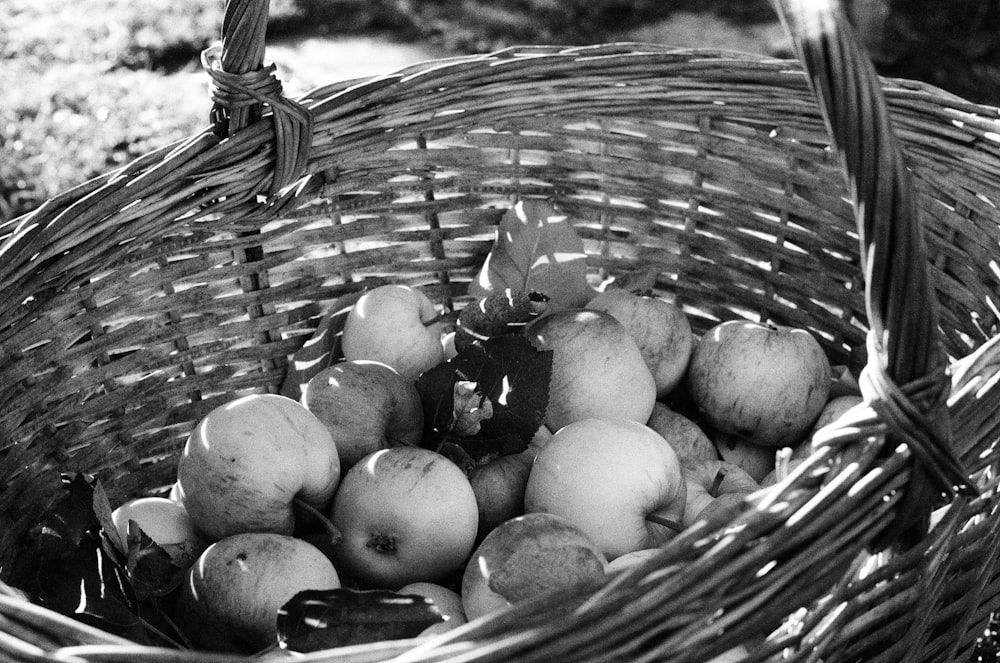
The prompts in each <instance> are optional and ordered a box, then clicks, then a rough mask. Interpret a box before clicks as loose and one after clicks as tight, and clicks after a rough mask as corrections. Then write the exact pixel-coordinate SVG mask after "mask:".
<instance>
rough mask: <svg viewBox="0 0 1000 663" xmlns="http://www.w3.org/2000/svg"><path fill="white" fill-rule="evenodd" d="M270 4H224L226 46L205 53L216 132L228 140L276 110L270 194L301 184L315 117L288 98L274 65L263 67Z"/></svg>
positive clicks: (255, 0) (257, 0) (254, 0)
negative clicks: (276, 74)
mask: <svg viewBox="0 0 1000 663" xmlns="http://www.w3.org/2000/svg"><path fill="white" fill-rule="evenodd" d="M268 12H269V0H226V8H225V15H224V18H223V22H222V43H221V45H216V46H212V47H210V48H207V49H205V51H203V52H202V54H201V61H202V65H203V66H204V67H205V70H206V71H207V72H208V74H209V76H211V78H212V91H211V94H212V101H213V105H212V111H211V116H210V119H211V122H212V127H213V131H214V132H215V134H216V135H217V136H219V137H220V138H226V137H229V136H232V135H234V134H236V133H237V132H238V131H240V130H242V129H244V128H247V127H249V126H251V125H253V124H254V123H255V122H257V121H258V120H260V119H261V118H262V117H263V116H264V110H265V106H267V107H269V108H270V109H271V112H272V117H273V123H274V138H275V166H274V175H273V177H272V180H271V186H270V193H271V194H274V193H277V192H278V191H279V190H280V189H281V188H283V187H285V186H287V185H288V184H290V183H292V182H294V181H295V180H297V179H298V178H299V177H300V176H301V175H302V174H303V173H304V172H305V169H306V166H307V165H308V162H309V149H310V147H311V145H312V133H313V131H312V127H313V117H312V113H311V112H310V110H309V109H308V108H306V107H305V106H304V105H302V104H300V103H298V102H296V101H293V100H291V99H288V98H287V97H285V96H284V93H283V90H282V87H281V82H280V81H279V80H278V79H277V77H276V76H275V75H274V72H275V69H276V67H275V65H274V64H270V65H268V66H266V67H265V66H264V64H263V63H264V38H265V35H266V32H267V17H268Z"/></svg>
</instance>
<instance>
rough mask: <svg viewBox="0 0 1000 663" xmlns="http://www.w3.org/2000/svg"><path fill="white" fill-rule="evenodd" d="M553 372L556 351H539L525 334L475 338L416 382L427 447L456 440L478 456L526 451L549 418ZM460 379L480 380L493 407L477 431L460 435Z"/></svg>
mask: <svg viewBox="0 0 1000 663" xmlns="http://www.w3.org/2000/svg"><path fill="white" fill-rule="evenodd" d="M551 375H552V352H551V351H549V350H544V351H540V350H538V349H536V348H535V347H534V346H533V345H532V344H531V342H530V341H528V339H527V338H526V337H524V336H523V335H520V334H505V335H501V336H496V337H494V338H490V339H487V340H485V341H476V342H474V343H473V344H472V345H470V346H468V347H467V348H465V349H463V350H461V351H460V352H459V353H458V354H457V355H456V356H455V357H453V358H452V359H450V360H448V361H446V362H444V363H442V364H439V365H438V366H436V367H434V368H432V369H430V370H428V371H426V372H424V373H423V374H422V375H421V376H420V378H419V379H418V380H417V390H418V391H419V392H420V398H421V401H422V402H423V405H424V421H425V422H426V426H427V433H428V434H427V435H426V436H425V445H426V446H429V447H432V448H436V447H440V446H441V445H442V444H443V443H445V442H449V443H453V444H455V445H458V446H459V447H461V448H462V449H463V450H464V451H465V452H466V453H467V454H468V455H469V456H470V457H471V458H472V459H473V460H479V459H480V458H484V457H488V456H496V455H502V454H510V453H518V452H520V451H523V450H524V449H526V448H527V447H528V443H529V442H530V441H531V438H532V437H534V435H535V433H536V432H538V427H539V426H541V424H542V420H543V419H544V418H545V409H546V408H547V407H548V403H549V379H550V377H551ZM461 382H471V383H475V384H476V385H477V386H478V390H479V393H480V394H481V395H482V396H484V397H485V398H488V399H489V401H490V407H491V409H492V414H491V416H490V417H489V418H486V419H483V420H482V421H480V422H479V424H480V427H479V432H478V433H476V434H474V435H462V434H458V433H456V424H457V423H458V422H457V420H456V416H455V405H456V403H455V386H456V384H458V383H461Z"/></svg>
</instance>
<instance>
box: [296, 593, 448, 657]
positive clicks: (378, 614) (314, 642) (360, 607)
mask: <svg viewBox="0 0 1000 663" xmlns="http://www.w3.org/2000/svg"><path fill="white" fill-rule="evenodd" d="M442 621H444V616H443V615H442V614H441V611H440V610H438V608H437V606H435V605H434V601H433V600H431V599H429V598H427V597H424V596H417V595H412V594H400V593H399V592H393V591H389V590H383V589H370V590H358V589H348V588H340V589H323V590H306V591H302V592H299V593H298V594H296V595H295V596H293V597H292V598H291V599H289V600H288V602H286V603H285V605H283V606H282V607H281V608H280V609H279V610H278V642H279V644H280V645H281V646H282V647H284V648H285V649H288V650H291V651H294V652H300V653H307V652H313V651H320V650H323V649H332V648H334V647H342V646H345V645H357V644H365V643H369V642H378V641H380V640H398V639H402V638H413V637H416V636H418V635H419V634H420V632H421V631H423V630H424V629H425V628H427V627H428V626H431V625H433V624H437V623H439V622H442Z"/></svg>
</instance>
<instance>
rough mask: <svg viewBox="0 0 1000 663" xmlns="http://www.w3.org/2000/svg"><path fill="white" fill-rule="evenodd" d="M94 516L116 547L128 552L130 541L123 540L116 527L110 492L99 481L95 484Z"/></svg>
mask: <svg viewBox="0 0 1000 663" xmlns="http://www.w3.org/2000/svg"><path fill="white" fill-rule="evenodd" d="M93 508H94V516H95V517H96V518H97V523H98V524H99V525H100V526H101V529H102V530H104V535H105V536H106V537H107V538H108V540H109V541H110V542H111V543H112V545H114V547H115V549H116V550H117V551H118V552H120V553H121V554H123V555H124V554H127V553H128V541H123V540H122V535H121V532H119V531H118V528H117V527H115V522H114V519H113V518H112V516H111V514H112V512H113V511H114V510H113V509H112V508H111V501H110V500H109V499H108V494H107V493H106V492H105V491H104V486H102V485H101V482H100V481H98V482H96V483H95V484H94V499H93Z"/></svg>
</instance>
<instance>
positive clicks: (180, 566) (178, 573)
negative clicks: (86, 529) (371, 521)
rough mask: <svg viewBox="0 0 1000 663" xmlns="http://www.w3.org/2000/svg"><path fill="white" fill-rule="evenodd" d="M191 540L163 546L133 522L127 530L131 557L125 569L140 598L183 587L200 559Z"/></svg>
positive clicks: (164, 594) (129, 556) (163, 593)
mask: <svg viewBox="0 0 1000 663" xmlns="http://www.w3.org/2000/svg"><path fill="white" fill-rule="evenodd" d="M195 552H196V550H195V546H194V545H193V544H191V543H183V544H176V545H171V546H160V545H159V544H157V543H156V542H155V541H153V540H152V539H151V538H149V536H147V535H146V533H145V532H143V531H142V528H140V527H139V525H138V523H136V522H135V521H131V522H130V523H129V531H128V558H127V561H126V564H125V568H126V569H127V570H128V574H129V578H131V580H132V587H133V588H134V590H135V594H136V597H138V598H139V599H140V600H142V599H147V598H151V597H160V596H166V595H167V594H170V593H171V592H172V591H174V590H175V589H177V587H179V586H180V584H181V582H182V581H183V580H184V575H185V574H186V573H187V570H188V568H190V566H191V564H193V563H194V561H195V560H196V559H197V555H196V554H195Z"/></svg>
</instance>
